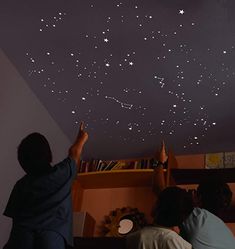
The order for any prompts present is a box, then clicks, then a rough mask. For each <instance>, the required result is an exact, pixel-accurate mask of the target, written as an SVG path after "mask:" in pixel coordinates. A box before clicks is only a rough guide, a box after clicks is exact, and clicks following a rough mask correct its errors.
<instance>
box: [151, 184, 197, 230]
mask: <svg viewBox="0 0 235 249" xmlns="http://www.w3.org/2000/svg"><path fill="white" fill-rule="evenodd" d="M192 210H193V203H192V198H191V195H190V194H189V193H188V192H187V191H186V190H185V189H182V188H179V187H167V188H165V189H164V190H163V191H162V192H161V193H160V195H159V198H158V200H157V202H156V206H155V208H154V209H153V212H152V215H153V218H154V223H155V224H157V225H160V226H165V227H172V226H179V225H180V224H181V223H182V222H183V221H184V219H185V218H186V217H187V216H188V215H189V214H190V212H191V211H192Z"/></svg>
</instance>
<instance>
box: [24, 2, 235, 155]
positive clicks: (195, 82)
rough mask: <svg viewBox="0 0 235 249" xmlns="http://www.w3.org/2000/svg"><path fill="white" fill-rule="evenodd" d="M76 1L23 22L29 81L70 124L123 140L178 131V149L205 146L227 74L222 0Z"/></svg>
mask: <svg viewBox="0 0 235 249" xmlns="http://www.w3.org/2000/svg"><path fill="white" fill-rule="evenodd" d="M78 2H79V4H78V3H77V4H76V3H73V4H74V5H71V6H72V7H71V6H69V7H68V6H67V5H65V6H64V8H57V10H55V9H56V8H54V9H53V10H51V11H47V12H45V13H44V12H43V11H40V12H39V13H38V16H37V18H35V19H34V22H32V24H31V25H32V27H33V29H34V31H35V33H36V35H37V37H38V39H39V40H40V41H41V43H40V42H38V41H36V42H35V44H34V43H32V44H31V46H29V47H28V48H27V49H25V51H24V59H25V63H24V65H25V72H26V74H27V77H28V79H29V82H30V84H31V86H32V87H33V88H35V89H37V90H38V91H40V92H41V94H42V95H44V94H45V96H47V97H48V96H49V97H50V99H51V101H52V102H53V103H54V106H58V108H59V109H60V110H61V111H62V112H63V113H66V117H69V119H71V120H72V123H73V124H74V125H73V128H72V130H73V131H74V130H76V129H77V126H78V123H79V122H80V120H84V121H85V123H86V126H87V128H88V129H89V130H91V131H92V130H93V131H95V130H97V127H100V129H99V131H102V133H103V135H105V136H106V137H107V138H110V139H113V138H115V136H116V138H117V137H118V139H119V141H120V142H128V143H129V144H130V143H132V144H134V143H136V142H144V143H146V141H148V140H149V139H151V137H153V139H154V138H157V139H159V140H160V139H161V138H164V139H165V140H169V141H173V140H174V137H177V138H180V139H181V141H182V142H181V146H182V148H183V149H184V151H185V152H187V151H190V150H191V148H195V147H197V146H198V145H200V144H203V143H205V141H206V139H207V135H208V133H210V132H213V130H216V127H217V125H218V124H219V120H218V118H217V116H216V115H214V114H213V113H212V110H213V109H215V108H217V106H219V105H220V102H222V101H224V100H225V99H226V93H227V92H228V91H229V89H230V87H231V84H232V82H233V80H234V77H235V70H234V68H235V67H234V65H233V64H232V63H231V61H232V59H233V57H234V53H235V51H234V46H235V37H234V35H233V34H232V32H231V29H230V25H227V26H225V24H226V23H228V15H227V12H226V9H225V8H224V7H223V5H222V4H221V2H220V1H216V3H215V2H213V1H210V0H207V1H204V3H203V4H202V3H201V1H199V2H198V6H197V5H196V4H195V3H194V4H193V3H192V1H187V2H186V1H185V2H184V1H182V3H180V4H179V3H175V4H172V6H171V7H170V8H169V3H168V2H167V3H166V4H164V3H162V2H161V1H151V0H149V1H144V2H143V1H140V0H136V1H128V0H125V1H116V0H113V1H107V0H102V1H99V2H97V1H93V0H88V1H86V2H83V1H78ZM167 4H168V5H167ZM197 8H199V9H200V12H198V11H197ZM208 15H209V18H208ZM218 17H219V18H218ZM29 31H30V30H29ZM223 36H225V37H226V39H223ZM227 101H229V99H227ZM228 103H229V102H228ZM156 112H157V115H153V113H156ZM70 126H71V123H70ZM101 127H102V129H101ZM113 130H115V134H116V135H115V134H114V133H113ZM73 131H71V130H70V132H71V133H73ZM181 152H183V151H181Z"/></svg>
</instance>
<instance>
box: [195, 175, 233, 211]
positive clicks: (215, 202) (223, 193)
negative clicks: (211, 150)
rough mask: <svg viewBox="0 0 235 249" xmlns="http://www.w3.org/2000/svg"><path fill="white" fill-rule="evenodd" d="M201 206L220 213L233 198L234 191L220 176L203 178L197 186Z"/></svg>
mask: <svg viewBox="0 0 235 249" xmlns="http://www.w3.org/2000/svg"><path fill="white" fill-rule="evenodd" d="M197 195H198V198H199V200H200V202H201V207H202V208H205V209H207V210H208V211H210V212H211V213H214V214H216V215H218V213H219V212H221V211H223V210H224V209H226V208H227V207H228V206H229V205H230V203H231V200H232V191H231V190H230V188H229V186H228V184H227V183H226V182H225V181H224V180H222V179H221V177H220V176H218V175H216V176H211V177H207V178H203V179H202V180H201V182H200V183H199V186H198V188H197Z"/></svg>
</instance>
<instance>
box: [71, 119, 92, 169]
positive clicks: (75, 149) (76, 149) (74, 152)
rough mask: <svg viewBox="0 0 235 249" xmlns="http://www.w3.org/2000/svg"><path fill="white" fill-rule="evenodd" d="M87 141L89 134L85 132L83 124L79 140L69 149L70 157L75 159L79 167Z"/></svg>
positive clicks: (80, 128) (78, 136)
mask: <svg viewBox="0 0 235 249" xmlns="http://www.w3.org/2000/svg"><path fill="white" fill-rule="evenodd" d="M87 139H88V133H87V132H86V131H84V123H83V122H81V124H80V127H79V132H78V135H77V138H76V140H75V142H74V144H73V145H72V146H71V147H70V149H69V157H71V158H72V159H74V161H75V162H76V164H77V165H79V162H80V156H81V153H82V149H83V146H84V144H85V143H86V141H87Z"/></svg>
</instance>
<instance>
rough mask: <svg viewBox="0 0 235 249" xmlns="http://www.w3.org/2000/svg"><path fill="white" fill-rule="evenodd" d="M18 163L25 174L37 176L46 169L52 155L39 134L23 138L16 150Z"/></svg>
mask: <svg viewBox="0 0 235 249" xmlns="http://www.w3.org/2000/svg"><path fill="white" fill-rule="evenodd" d="M17 155H18V161H19V163H20V165H21V167H22V168H23V170H24V171H25V172H26V173H27V174H31V175H37V174H40V173H42V172H43V171H45V169H48V166H49V165H50V163H51V161H52V153H51V149H50V145H49V143H48V141H47V139H46V138H45V137H44V136H43V135H41V134H40V133H37V132H35V133H32V134H29V135H28V136H27V137H25V138H24V139H23V140H22V141H21V143H20V145H19V146H18V150H17Z"/></svg>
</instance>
